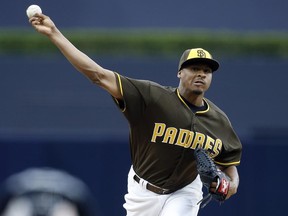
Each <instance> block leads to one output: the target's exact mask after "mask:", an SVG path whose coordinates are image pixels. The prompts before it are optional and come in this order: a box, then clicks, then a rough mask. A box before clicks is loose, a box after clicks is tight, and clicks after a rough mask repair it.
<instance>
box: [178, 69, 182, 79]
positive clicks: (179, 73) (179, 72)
mask: <svg viewBox="0 0 288 216" xmlns="http://www.w3.org/2000/svg"><path fill="white" fill-rule="evenodd" d="M181 71H182V70H180V71H178V73H177V77H178V78H180V75H181Z"/></svg>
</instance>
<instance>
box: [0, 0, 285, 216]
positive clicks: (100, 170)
mask: <svg viewBox="0 0 288 216" xmlns="http://www.w3.org/2000/svg"><path fill="white" fill-rule="evenodd" d="M1 3H2V4H1V13H0V28H1V30H4V31H5V29H7V30H9V29H25V30H26V29H27V30H30V31H34V30H33V29H32V28H31V27H30V25H29V23H28V20H27V17H26V13H25V10H26V8H27V7H28V6H29V5H30V4H38V5H40V6H41V7H42V10H43V12H44V13H46V14H47V15H49V16H50V17H51V18H52V19H53V20H54V22H55V23H56V24H57V26H58V27H59V28H60V29H66V30H67V29H121V30H125V29H127V30H128V29H138V28H139V29H151V28H152V29H153V28H154V29H175V30H176V29H177V30H179V29H186V30H187V29H188V30H193V29H195V31H196V29H208V30H212V31H213V30H217V31H222V30H223V31H227V30H229V31H235V32H241V33H247V32H287V30H288V22H287V18H288V15H287V9H288V1H284V0H275V1H267V0H261V1H260V0H244V1H241V2H233V1H224V0H220V1H212V0H207V1H205V2H201V1H192V0H190V1H188V0H180V1H173V0H166V1H161V0H160V1H152V0H147V1H137V0H136V1H135V0H134V1H131V0H122V1H117V0H106V1H92V0H83V1H68V0H62V1H57V2H51V1H44V0H43V1H40V0H39V1H36V0H35V1H28V0H26V1H24V0H23V1H10V0H9V1H8V0H2V1H1ZM35 34H36V33H35ZM192 47H198V46H197V44H191V48H192ZM187 48H190V47H187ZM204 48H206V49H208V50H209V47H204ZM181 54H182V53H179V54H177V56H179V57H180V55H181ZM91 57H92V58H93V59H95V60H96V61H97V62H98V63H99V64H101V65H102V66H103V67H106V68H109V69H112V70H115V71H118V72H119V73H121V74H124V75H127V76H130V77H133V78H141V79H149V80H153V81H156V82H159V83H161V84H163V85H171V86H176V85H178V79H177V77H176V72H177V65H178V57H177V58H171V57H167V56H162V55H159V56H141V57H139V56H126V55H125V56H107V55H97V56H96V55H93V54H92V55H91ZM214 57H215V58H216V59H218V60H219V61H220V63H221V67H220V70H219V71H217V72H216V73H215V74H214V77H213V79H214V81H213V84H212V86H211V89H210V90H209V92H207V95H206V96H207V97H208V98H209V99H211V100H212V101H214V102H215V103H216V104H218V105H219V107H220V108H222V109H223V110H224V111H225V112H226V113H227V115H228V116H229V117H230V120H231V122H232V124H233V125H234V128H235V130H236V131H237V133H238V134H239V137H240V139H241V140H242V142H243V147H244V152H243V158H242V164H241V165H240V167H239V172H240V177H241V184H240V188H239V193H238V195H237V196H235V197H233V198H231V199H230V200H229V201H227V202H226V203H225V204H223V205H221V206H220V207H219V206H218V205H217V204H216V203H212V204H211V205H209V206H208V207H206V208H205V209H203V210H201V211H200V213H199V215H200V216H206V215H218V214H219V215H222V214H225V215H234V216H238V215H239V216H240V215H241V216H243V215H247V216H256V215H257V216H258V215H259V216H266V215H267V216H268V215H272V214H273V215H286V213H285V212H286V208H285V200H286V196H285V195H286V191H285V190H286V189H285V184H284V180H285V178H287V174H285V171H286V170H287V167H286V166H285V165H286V164H287V162H288V159H287V153H288V143H287V140H288V121H287V120H288V118H287V110H288V101H287V96H288V91H287V84H286V83H287V81H286V80H287V78H288V74H287V73H288V71H287V67H288V58H287V57H275V56H257V55H256V56H255V55H253V56H249V55H247V56H241V57H237V58H236V57H229V56H220V57H219V58H217V56H214ZM0 59H1V60H0V68H1V72H0V98H1V105H0V149H1V151H0V162H1V167H0V169H1V172H0V181H3V180H4V179H5V178H7V177H8V176H9V175H11V174H13V173H15V172H18V171H21V170H22V169H25V168H27V167H31V166H52V167H55V168H61V169H64V170H67V171H69V172H70V173H72V174H74V175H76V176H78V177H80V178H81V179H83V180H84V181H85V182H86V183H87V184H88V186H89V187H90V188H91V190H92V192H93V193H94V195H95V196H96V200H97V203H96V204H95V205H97V206H99V209H100V211H101V212H102V215H103V216H112V215H125V211H124V209H123V208H122V204H123V202H124V198H123V196H124V194H125V192H126V175H127V172H128V170H129V166H130V158H129V157H130V154H129V148H128V131H129V129H128V124H127V122H126V120H125V119H124V117H123V116H122V114H121V112H120V111H119V110H118V109H117V107H116V106H115V105H114V103H113V101H112V99H111V97H110V96H109V95H108V94H107V93H106V92H104V91H103V90H102V89H99V88H98V87H97V86H95V85H93V84H92V83H90V82H89V81H88V80H87V79H86V78H85V77H83V76H82V75H81V74H79V73H78V72H77V71H75V69H74V68H73V67H72V66H71V65H70V64H69V63H68V62H67V60H66V59H65V58H64V57H63V56H62V55H61V54H60V53H58V54H57V53H56V54H51V55H39V56H35V55H32V54H31V55H27V54H25V55H23V54H13V55H12V54H5V53H4V54H1V55H0Z"/></svg>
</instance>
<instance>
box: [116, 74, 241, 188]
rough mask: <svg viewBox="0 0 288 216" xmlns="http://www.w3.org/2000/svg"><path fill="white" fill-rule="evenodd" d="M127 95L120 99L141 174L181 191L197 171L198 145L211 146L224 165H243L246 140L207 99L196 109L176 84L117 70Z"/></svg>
mask: <svg viewBox="0 0 288 216" xmlns="http://www.w3.org/2000/svg"><path fill="white" fill-rule="evenodd" d="M115 76H116V78H117V83H118V87H119V89H120V91H121V94H122V95H123V100H122V101H119V100H116V102H117V104H118V106H119V107H120V109H121V110H122V112H123V114H124V115H125V117H126V118H127V120H128V122H129V125H130V149H131V159H132V165H133V168H134V170H135V172H136V173H137V175H138V176H140V177H141V178H143V179H145V180H146V181H148V182H150V183H152V184H154V185H156V186H159V187H162V188H166V189H172V190H178V189H180V188H182V187H184V186H186V185H188V184H189V183H191V182H192V181H193V180H194V179H195V178H196V176H197V170H196V162H195V159H194V156H193V151H194V149H195V148H204V149H207V150H208V151H209V153H210V156H211V157H212V158H213V159H214V161H215V163H217V164H219V165H221V166H229V165H239V164H240V158H241V150H242V145H241V143H240V140H239V138H238V137H237V135H236V133H235V132H234V130H233V128H232V126H231V123H230V121H229V119H228V118H227V116H226V115H225V114H224V112H223V111H221V110H220V109H219V108H218V107H217V106H216V105H215V104H213V103H212V102H211V101H209V100H208V99H206V98H205V99H204V102H205V106H206V108H205V110H202V111H198V112H195V113H194V112H192V111H191V109H190V107H189V106H188V105H187V103H186V102H185V100H184V99H183V98H182V97H181V95H180V94H179V92H178V89H177V88H173V87H166V86H162V85H159V84H157V83H154V82H151V81H147V80H137V79H131V78H128V77H124V76H121V75H119V74H117V73H115Z"/></svg>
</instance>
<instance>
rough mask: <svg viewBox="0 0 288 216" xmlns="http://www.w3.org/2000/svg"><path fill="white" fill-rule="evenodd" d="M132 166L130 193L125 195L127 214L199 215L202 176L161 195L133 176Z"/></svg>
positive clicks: (156, 215) (129, 176)
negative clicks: (178, 188)
mask: <svg viewBox="0 0 288 216" xmlns="http://www.w3.org/2000/svg"><path fill="white" fill-rule="evenodd" d="M134 175H135V172H134V170H133V168H132V167H131V169H130V171H129V174H128V193H127V194H126V195H125V197H124V198H125V201H126V202H125V203H124V205H123V206H124V208H125V209H126V212H127V216H197V214H198V211H199V204H197V203H198V202H199V201H200V200H201V199H202V197H203V193H202V182H201V180H200V177H199V176H197V178H196V179H195V180H194V181H193V182H192V183H191V184H189V185H187V186H186V187H184V188H182V189H180V190H178V191H176V192H174V193H171V194H167V195H159V194H156V193H153V192H151V191H149V190H147V189H146V185H145V184H139V183H137V182H136V181H135V180H134V179H133V176H134Z"/></svg>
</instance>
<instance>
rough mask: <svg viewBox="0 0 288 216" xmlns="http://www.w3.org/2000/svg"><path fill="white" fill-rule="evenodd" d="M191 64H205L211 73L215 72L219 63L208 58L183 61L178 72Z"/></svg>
mask: <svg viewBox="0 0 288 216" xmlns="http://www.w3.org/2000/svg"><path fill="white" fill-rule="evenodd" d="M191 64H205V65H208V67H210V68H211V70H212V71H216V70H218V68H219V63H218V62H217V61H216V60H214V59H208V58H193V59H188V60H187V61H185V62H184V63H183V64H182V65H181V68H179V70H181V69H182V68H184V67H187V66H189V65H191Z"/></svg>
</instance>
